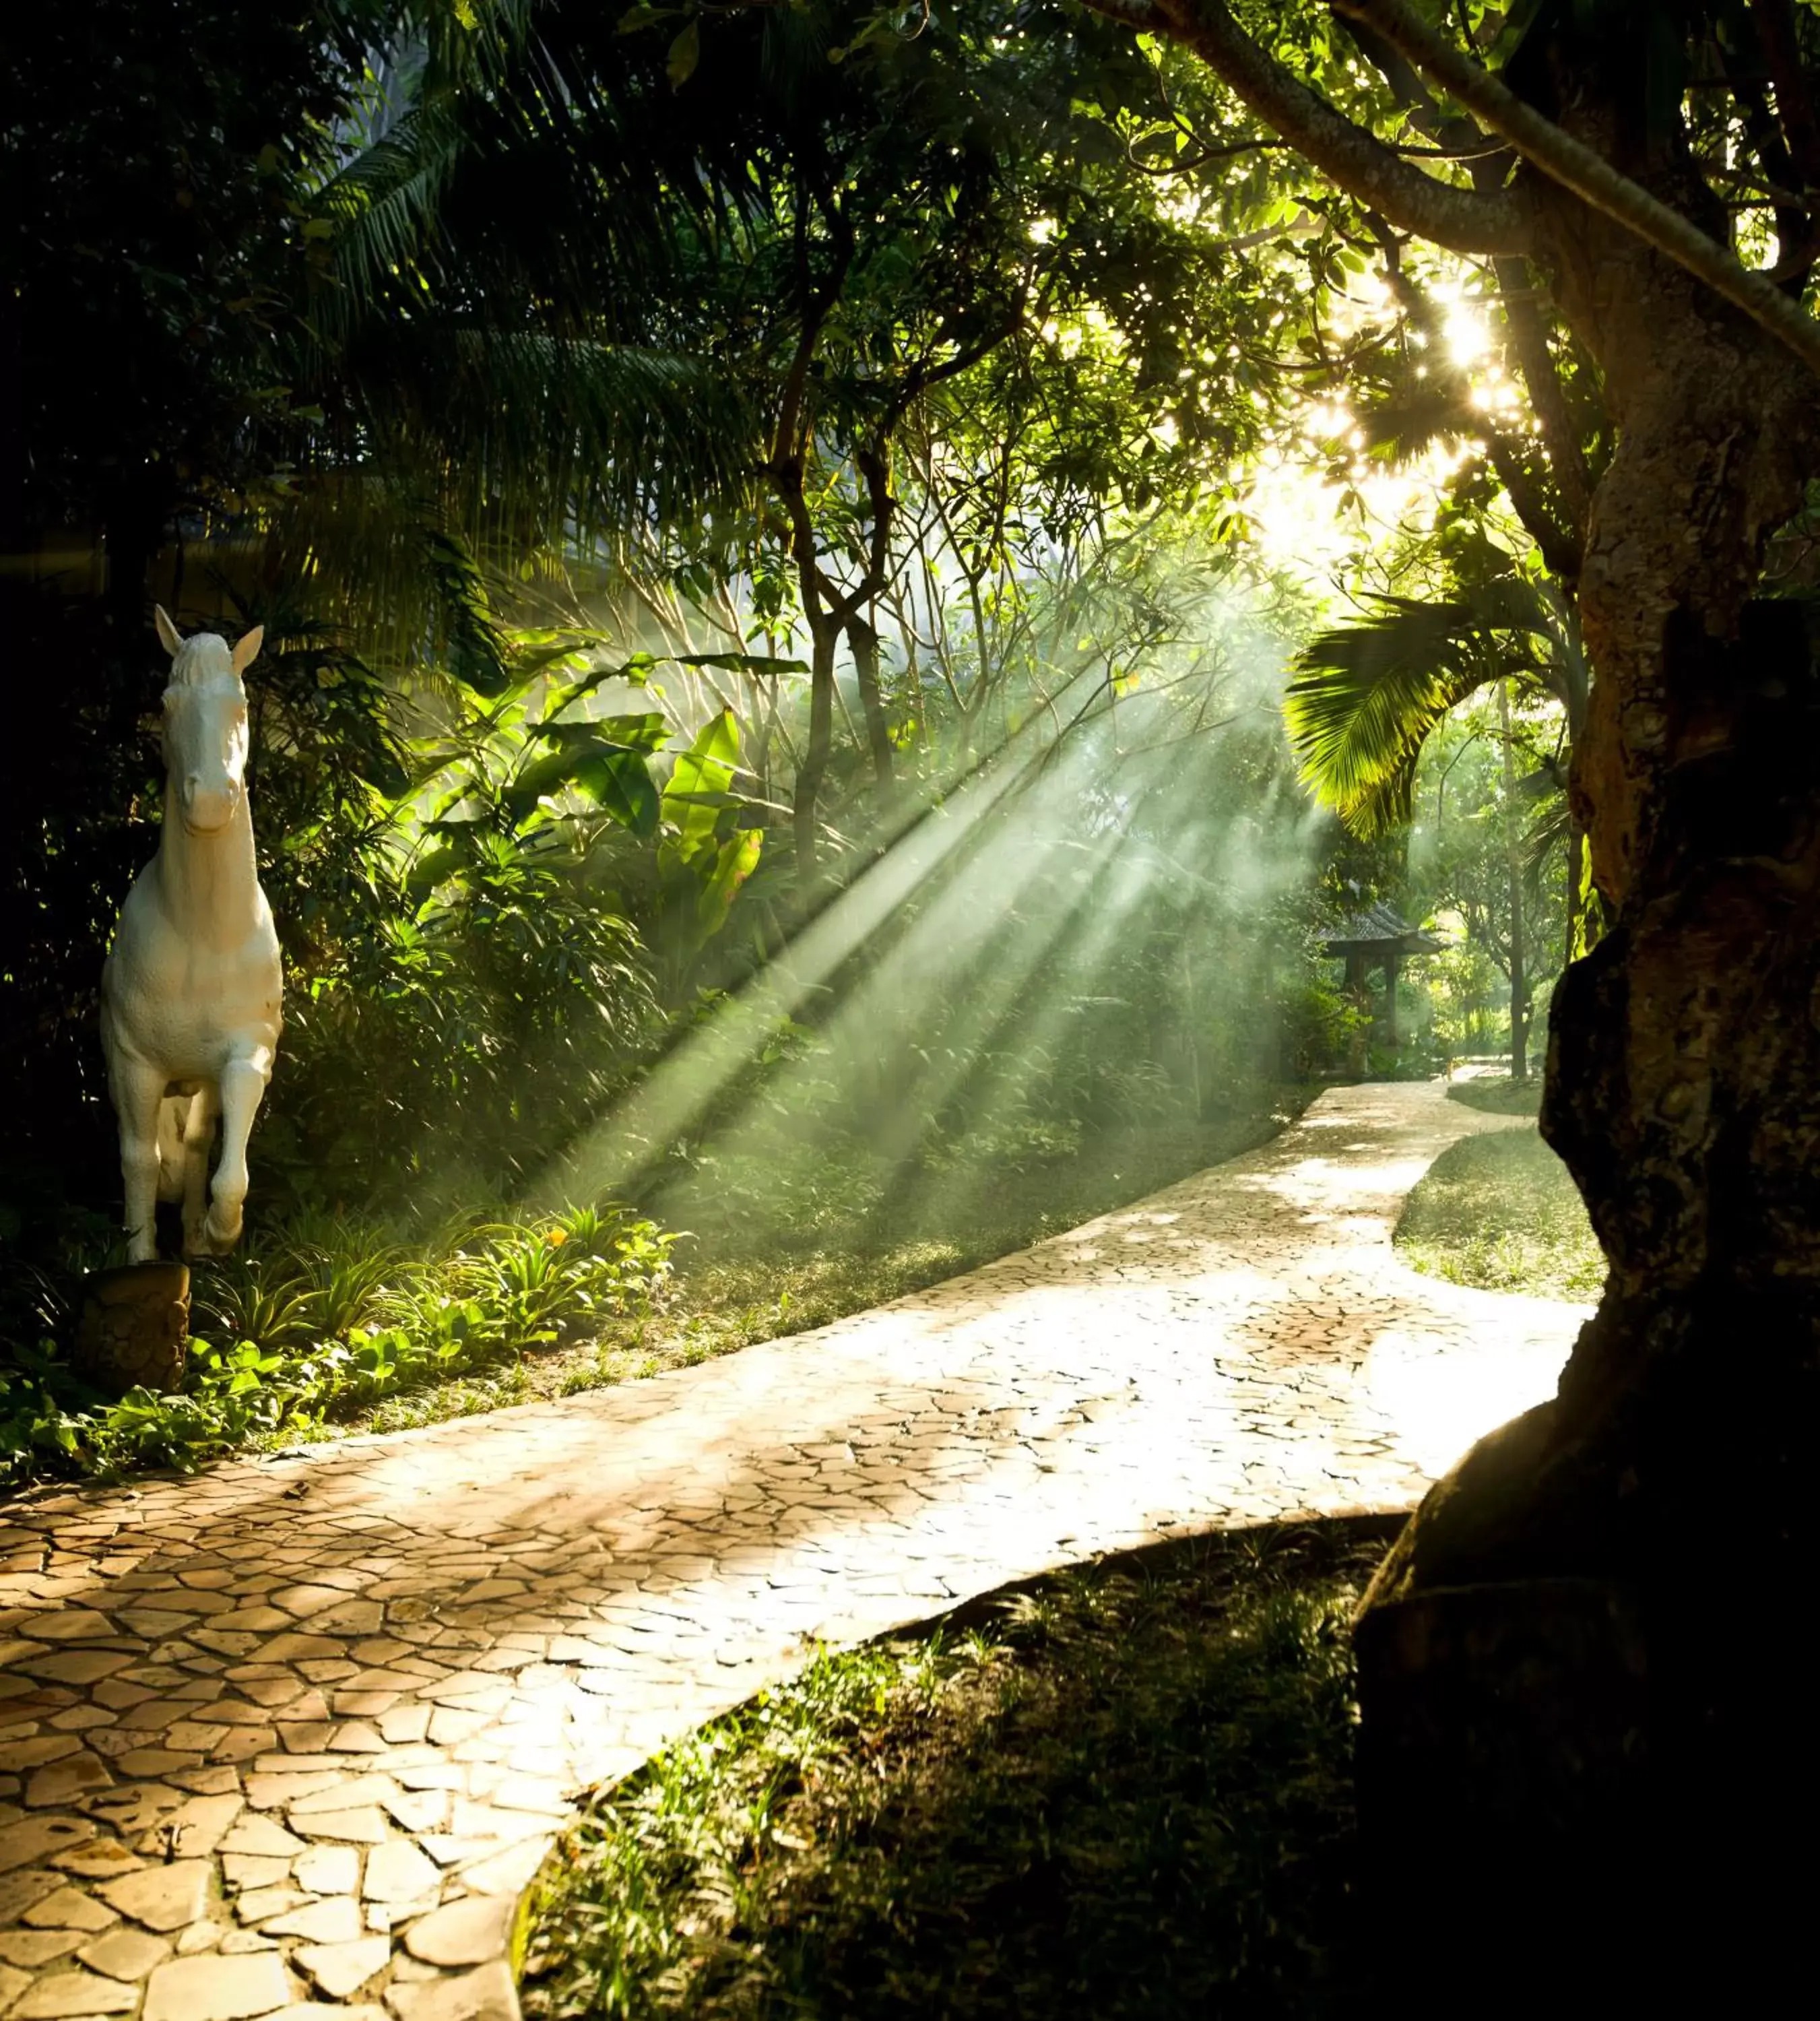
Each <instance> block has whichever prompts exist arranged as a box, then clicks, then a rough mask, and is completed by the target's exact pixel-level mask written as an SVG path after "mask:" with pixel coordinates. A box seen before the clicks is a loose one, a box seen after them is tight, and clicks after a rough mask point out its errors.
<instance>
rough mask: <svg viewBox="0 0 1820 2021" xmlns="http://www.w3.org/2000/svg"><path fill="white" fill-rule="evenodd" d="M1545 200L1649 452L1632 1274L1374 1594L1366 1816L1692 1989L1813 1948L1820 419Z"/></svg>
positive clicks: (1574, 1049)
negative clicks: (1810, 485) (1776, 562)
mask: <svg viewBox="0 0 1820 2021" xmlns="http://www.w3.org/2000/svg"><path fill="white" fill-rule="evenodd" d="M1603 139H1604V140H1605V141H1606V142H1607V151H1615V148H1616V144H1615V142H1614V141H1613V140H1611V136H1610V135H1606V136H1604V137H1603ZM1542 195H1543V202H1545V205H1546V206H1547V207H1548V209H1547V214H1548V217H1549V224H1550V227H1551V234H1552V239H1553V242H1554V246H1555V251H1556V259H1555V261H1554V266H1555V286H1556V293H1557V299H1558V300H1560V303H1561V305H1562V307H1563V310H1564V311H1565V312H1566V313H1567V315H1568V317H1569V319H1570V320H1571V322H1573V324H1574V328H1575V330H1577V332H1578V333H1579V334H1580V336H1581V337H1582V339H1583V340H1585V342H1586V343H1587V344H1588V345H1589V348H1591V349H1592V351H1593V352H1594V353H1595V355H1596V357H1597V359H1598V360H1599V362H1600V367H1601V369H1602V370H1603V373H1604V374H1605V377H1606V384H1607V397H1608V399H1609V401H1610V403H1611V408H1612V410H1613V413H1614V417H1615V419H1616V421H1617V423H1618V429H1619V443H1618V450H1617V452H1616V454H1615V456H1614V459H1613V461H1612V463H1611V465H1610V467H1609V468H1608V469H1607V472H1606V473H1605V475H1604V476H1603V479H1602V480H1601V481H1600V484H1599V486H1598V488H1597V491H1596V495H1595V497H1594V501H1593V506H1592V520H1591V526H1590V531H1589V542H1588V550H1587V555H1586V565H1585V572H1584V575H1583V577H1582V619H1583V622H1584V625H1585V636H1586V641H1587V644H1588V648H1589V654H1590V657H1591V659H1592V665H1593V667H1594V669H1595V675H1596V679H1595V685H1594V690H1593V695H1592V708H1591V712H1590V719H1589V727H1588V732H1587V734H1586V736H1585V738H1584V739H1583V740H1582V744H1581V745H1580V747H1579V748H1578V750H1577V752H1576V755H1575V774H1574V802H1575V811H1576V814H1577V816H1578V818H1580V819H1582V821H1584V822H1585V827H1586V830H1587V833H1588V838H1589V845H1590V847H1591V850H1592V865H1593V873H1594V879H1595V882H1596V886H1597V887H1598V889H1599V890H1600V894H1601V896H1602V898H1603V900H1604V901H1605V903H1606V905H1607V916H1611V910H1612V909H1615V918H1614V920H1613V923H1612V925H1611V930H1610V931H1609V932H1608V933H1607V935H1606V937H1605V938H1603V940H1602V941H1600V945H1598V946H1597V947H1596V949H1594V950H1593V951H1592V953H1591V954H1590V955H1589V956H1586V957H1585V959H1584V960H1581V961H1579V962H1578V963H1575V964H1574V967H1572V968H1571V969H1570V970H1568V972H1567V975H1566V976H1565V977H1564V978H1563V981H1562V982H1561V984H1560V986H1559V987H1558V989H1556V993H1555V997H1554V1002H1553V1007H1552V1014H1551V1018H1550V1033H1549V1059H1548V1074H1547V1086H1546V1091H1545V1099H1544V1105H1543V1111H1542V1127H1543V1131H1544V1133H1545V1135H1546V1136H1547V1138H1548V1139H1549V1142H1551V1143H1552V1145H1554V1146H1555V1148H1556V1149H1557V1150H1558V1151H1559V1152H1560V1154H1561V1156H1563V1158H1564V1159H1565V1160H1566V1161H1567V1164H1568V1166H1569V1167H1570V1168H1571V1171H1572V1172H1573V1174H1574V1178H1575V1180H1576V1181H1577V1182H1578V1185H1579V1186H1580V1189H1581V1191H1582V1193H1583V1194H1584V1196H1585V1200H1586V1203H1587V1205H1588V1207H1589V1211H1590V1212H1591V1214H1592V1220H1593V1223H1594V1225H1595V1227H1596V1229H1597V1231H1598V1233H1599V1236H1600V1241H1601V1242H1602V1244H1603V1246H1604V1248H1605V1250H1606V1252H1607V1256H1608V1258H1610V1262H1611V1276H1610V1280H1609V1282H1608V1284H1607V1288H1606V1291H1605V1294H1604V1296H1603V1300H1602V1302H1601V1303H1600V1307H1599V1310H1598V1313H1597V1314H1596V1316H1595V1317H1594V1318H1593V1320H1592V1321H1591V1322H1590V1323H1589V1324H1588V1326H1587V1327H1585V1330H1584V1331H1583V1332H1582V1335H1581V1338H1580V1340H1579V1342H1578V1345H1577V1346H1576V1347H1575V1349H1574V1353H1573V1356H1572V1358H1571V1361H1570V1362H1569V1364H1568V1366H1567V1370H1566V1371H1565V1373H1564V1374H1563V1378H1562V1381H1561V1384H1560V1393H1559V1395H1558V1396H1557V1397H1556V1399H1555V1400H1552V1402H1550V1403H1548V1404H1544V1405H1542V1407H1539V1408H1538V1410H1536V1411H1531V1413H1529V1414H1528V1415H1527V1416H1526V1417H1524V1418H1520V1419H1519V1420H1517V1421H1516V1423H1515V1424H1514V1425H1512V1426H1506V1427H1505V1429H1504V1430H1503V1431H1501V1432H1500V1433H1496V1434H1494V1436H1493V1437H1491V1439H1488V1440H1484V1441H1482V1442H1481V1444H1480V1445H1479V1446H1478V1447H1475V1448H1474V1450H1473V1451H1472V1452H1471V1453H1470V1454H1469V1455H1467V1457H1466V1458H1465V1460H1464V1461H1463V1462H1461V1465H1460V1466H1459V1467H1458V1469H1456V1470H1455V1472H1454V1474H1453V1475H1452V1476H1451V1477H1449V1479H1448V1480H1447V1481H1444V1482H1443V1483H1442V1484H1441V1485H1440V1487H1438V1488H1436V1489H1435V1490H1434V1491H1432V1493H1431V1494H1430V1495H1429V1497H1428V1498H1427V1499H1426V1501H1425V1502H1424V1503H1423V1505H1422V1507H1421V1510H1420V1511H1419V1512H1418V1515H1417V1517H1415V1519H1414V1521H1413V1522H1412V1523H1411V1524H1410V1528H1409V1529H1408V1530H1407V1531H1406V1532H1405V1534H1404V1535H1403V1538H1402V1539H1400V1541H1399V1542H1398V1544H1397V1545H1396V1547H1395V1548H1394V1549H1393V1551H1392V1554H1391V1557H1389V1560H1387V1561H1386V1564H1385V1567H1384V1568H1383V1570H1382V1571H1381V1573H1380V1575H1379V1576H1378V1579H1377V1580H1376V1581H1375V1582H1374V1586H1373V1588H1372V1590H1371V1592H1370V1594H1369V1595H1368V1596H1367V1600H1366V1603H1365V1604H1364V1606H1363V1608H1362V1609H1361V1613H1360V1622H1359V1625H1358V1641H1357V1646H1358V1650H1359V1655H1360V1673H1361V1692H1362V1701H1363V1711H1364V1723H1363V1739H1362V1750H1361V1782H1362V1790H1363V1796H1364V1800H1365V1804H1366V1812H1367V1819H1368V1820H1370V1819H1376V1820H1377V1825H1376V1827H1375V1828H1376V1829H1378V1830H1380V1832H1381V1834H1382V1836H1383V1837H1385V1838H1386V1839H1388V1840H1392V1841H1395V1842H1396V1843H1395V1844H1394V1846H1393V1847H1392V1848H1389V1851H1390V1852H1391V1853H1392V1856H1394V1857H1396V1858H1398V1859H1410V1860H1414V1861H1416V1862H1417V1863H1419V1864H1420V1865H1421V1866H1422V1868H1423V1870H1424V1871H1425V1873H1426V1874H1429V1876H1431V1877H1434V1878H1435V1879H1436V1884H1437V1885H1439V1886H1440V1887H1441V1888H1443V1890H1445V1889H1447V1888H1453V1889H1454V1892H1453V1895H1452V1896H1451V1903H1452V1909H1453V1912H1454V1916H1455V1918H1456V1927H1460V1926H1465V1927H1469V1928H1475V1927H1476V1929H1477V1932H1478V1943H1480V1945H1481V1946H1482V1944H1483V1942H1484V1941H1485V1940H1486V1933H1487V1925H1495V1924H1498V1923H1500V1922H1501V1923H1502V1924H1503V1925H1505V1934H1506V1935H1508V1936H1509V1940H1510V1942H1511V1943H1512V1944H1516V1943H1518V1942H1519V1938H1520V1935H1521V1936H1522V1938H1523V1943H1522V1948H1521V1958H1522V1960H1523V1961H1527V1965H1528V1967H1529V1968H1531V1971H1532V1972H1543V1973H1545V1972H1547V1971H1549V1970H1551V1969H1559V1968H1560V1963H1561V1959H1562V1957H1563V1956H1565V1955H1567V1954H1568V1953H1570V1952H1571V1950H1572V1947H1573V1946H1576V1945H1578V1946H1586V1945H1588V1944H1591V1945H1592V1946H1595V1947H1596V1948H1602V1949H1603V1952H1604V1953H1605V1954H1606V1955H1607V1959H1608V1961H1611V1960H1613V1959H1614V1956H1615V1954H1614V1951H1613V1946H1614V1944H1622V1943H1623V1942H1624V1941H1625V1935H1624V1932H1626V1931H1627V1930H1628V1932H1629V1934H1630V1935H1631V1936H1633V1937H1634V1936H1636V1935H1637V1934H1638V1933H1639V1932H1643V1933H1644V1934H1646V1935H1647V1936H1648V1938H1649V1939H1650V1941H1651V1946H1652V1948H1651V1950H1650V1951H1649V1954H1648V1955H1649V1959H1650V1960H1651V1961H1654V1964H1656V1965H1660V1966H1662V1969H1663V1982H1664V1983H1665V1985H1667V1984H1675V1985H1677V1986H1679V1987H1680V1990H1682V1991H1683V1993H1685V1991H1686V1990H1687V1986H1686V1983H1685V1982H1684V1980H1683V1975H1684V1974H1685V1973H1687V1972H1696V1971H1698V1969H1699V1968H1702V1967H1703V1968H1705V1969H1706V1970H1707V1971H1709V1972H1713V1973H1714V1974H1716V1975H1723V1974H1724V1973H1729V1972H1735V1973H1738V1974H1744V1973H1745V1972H1748V1971H1749V1969H1750V1968H1752V1967H1753V1965H1755V1966H1760V1967H1764V1968H1767V1961H1772V1960H1774V1959H1777V1958H1778V1957H1782V1956H1783V1955H1784V1954H1785V1950H1786V1946H1787V1945H1788V1944H1789V1943H1790V1942H1791V1941H1792V1940H1793V1935H1794V1934H1795V1932H1797V1931H1799V1930H1800V1929H1802V1928H1804V1927H1805V1925H1806V1921H1807V1915H1808V1914H1809V1910H1808V1909H1807V1894H1808V1892H1809V1880H1808V1869H1809V1867H1810V1866H1811V1859H1810V1858H1809V1857H1808V1855H1807V1853H1806V1852H1805V1848H1806V1847H1807V1844H1810V1843H1811V1812H1812V1806H1813V1804H1814V1803H1815V1800H1816V1798H1817V1797H1820V1726H1817V1725H1816V1723H1815V1717H1814V1713H1813V1709H1812V1705H1811V1698H1812V1693H1811V1691H1810V1690H1809V1689H1808V1688H1807V1678H1808V1670H1807V1657H1806V1641H1807V1632H1806V1623H1805V1618H1804V1617H1805V1605H1804V1602H1805V1596H1806V1588H1807V1579H1808V1577H1809V1576H1810V1575H1811V1568H1812V1567H1813V1565H1814V1564H1815V1560H1816V1556H1817V1551H1820V1521H1817V1520H1816V1513H1815V1511H1816V1506H1817V1503H1816V1495H1815V1481H1816V1473H1817V1468H1816V1457H1815V1455H1816V1448H1817V1447H1820V678H1817V675H1816V661H1815V652H1814V650H1813V641H1812V639H1811V636H1810V634H1809V632H1808V630H1807V627H1806V625H1804V621H1803V612H1802V610H1801V609H1800V606H1795V605H1791V604H1779V605H1778V604H1764V603H1753V601H1752V595H1753V590H1754V588H1755V587H1756V582H1757V579H1758V574H1759V570H1760V562H1761V556H1762V552H1763V548H1764V542H1765V541H1766V540H1767V537H1768V535H1769V533H1771V531H1773V530H1774V527H1775V526H1776V525H1777V523H1778V522H1780V521H1782V520H1784V519H1786V518H1787V517H1788V516H1789V515H1790V514H1791V513H1792V512H1793V511H1794V510H1795V509H1796V508H1797V507H1798V505H1799V504H1800V501H1801V497H1802V493H1803V486H1804V481H1805V479H1807V475H1808V474H1809V473H1810V472H1813V471H1815V470H1816V469H1817V468H1820V413H1817V409H1820V387H1817V386H1816V385H1815V382H1814V381H1812V379H1811V377H1809V375H1808V374H1807V373H1806V371H1805V370H1804V368H1803V367H1801V366H1800V365H1798V364H1797V363H1796V362H1794V360H1793V359H1792V358H1791V357H1790V356H1789V355H1787V354H1786V353H1785V351H1783V350H1782V348H1781V347H1780V346H1779V345H1778V344H1775V343H1774V340H1771V338H1769V337H1767V336H1765V335H1764V334H1763V333H1761V332H1760V330H1757V329H1756V327H1755V326H1752V325H1749V324H1746V323H1745V322H1743V321H1742V319H1740V318H1738V317H1737V316H1736V315H1734V314H1733V313H1732V312H1731V311H1730V310H1729V309H1727V308H1725V307H1724V305H1723V304H1720V303H1718V302H1717V301H1716V300H1715V299H1714V298H1713V297H1711V296H1710V295H1709V294H1707V293H1705V291H1704V290H1703V289H1702V287H1701V286H1700V285H1699V284H1698V282H1694V280H1692V279H1690V278H1688V277H1687V275H1685V274H1683V273H1682V272H1680V271H1679V270H1678V269H1676V268H1672V267H1670V266H1669V265H1668V264H1666V263H1665V262H1664V261H1663V260H1661V259H1659V258H1658V257H1657V256H1656V255H1654V253H1650V252H1649V251H1647V249H1644V248H1643V246H1641V245H1640V243H1639V242H1637V241H1636V240H1635V239H1632V238H1630V237H1629V235H1627V234H1625V233H1624V232H1623V231H1621V230H1620V229H1618V228H1617V227H1615V226H1612V225H1610V224H1607V223H1605V222H1604V221H1603V220H1600V219H1597V218H1595V217H1592V216H1591V215H1590V214H1589V213H1587V212H1586V211H1585V209H1583V208H1582V207H1581V206H1578V204H1576V203H1574V202H1572V200H1571V199H1568V198H1564V197H1554V198H1550V196H1549V193H1548V192H1546V191H1545V192H1543V193H1542ZM1688 207H1689V208H1690V209H1691V208H1692V207H1693V206H1691V205H1690V206H1688ZM1463 1837H1464V1838H1465V1839H1466V1840H1469V1841H1471V1842H1472V1843H1471V1846H1470V1848H1469V1847H1468V1846H1467V1845H1466V1844H1463V1843H1462V1838H1463ZM1790 1845H1796V1846H1800V1848H1803V1850H1802V1852H1801V1853H1800V1855H1799V1856H1798V1857H1797V1858H1795V1859H1790V1858H1789V1855H1788V1854H1787V1852H1785V1850H1784V1848H1785V1847H1787V1846H1790ZM1437 1847H1439V1848H1440V1856H1438V1857H1437ZM1466 1876H1470V1886H1469V1885H1468V1884H1467V1881H1466V1879H1465V1877H1466ZM1456 1877H1457V1878H1458V1886H1457V1887H1455V1886H1454V1881H1455V1879H1456ZM1469 1948H1472V1946H1469ZM1481 1954H1482V1953H1481ZM1511 1958H1512V1964H1513V1965H1515V1964H1516V1963H1517V1962H1518V1954H1517V1953H1516V1952H1513V1953H1512V1954H1511ZM1639 1962H1641V1961H1639ZM1612 1971H1613V1973H1614V1983H1616V1984H1624V1983H1629V1985H1630V1986H1631V1989H1632V1990H1633V1991H1638V1992H1640V1990H1641V1987H1640V1984H1639V1983H1638V1982H1637V1981H1636V1979H1634V1978H1631V1979H1629V1980H1628V1981H1627V1980H1626V1978H1625V1970H1624V1967H1623V1965H1622V1961H1617V1962H1614V1963H1613V1964H1612ZM1730 1983H1731V1984H1732V1985H1733V1986H1734V1997H1735V1987H1736V1984H1737V1981H1736V1980H1735V1979H1734V1980H1733V1981H1731V1982H1730ZM1734 2011H1739V2012H1742V2011H1753V2010H1750V2009H1749V2007H1748V2003H1747V2005H1746V2006H1745V2007H1741V2008H1734Z"/></svg>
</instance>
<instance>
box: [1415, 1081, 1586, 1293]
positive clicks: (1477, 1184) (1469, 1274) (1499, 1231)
mask: <svg viewBox="0 0 1820 2021" xmlns="http://www.w3.org/2000/svg"><path fill="white" fill-rule="evenodd" d="M1466 1085H1467V1086H1468V1087H1472V1086H1474V1085H1476V1083H1470V1082H1469V1083H1466ZM1506 1085H1507V1086H1508V1083H1507V1084H1506ZM1396 1244H1397V1247H1398V1248H1399V1249H1400V1250H1401V1251H1402V1252H1403V1256H1404V1258H1406V1260H1407V1261H1408V1262H1411V1263H1413V1264H1414V1265H1415V1267H1416V1268H1417V1269H1418V1270H1425V1271H1427V1272H1429V1273H1430V1274H1431V1275H1432V1276H1436V1277H1444V1278H1446V1279H1447V1280H1448V1281H1449V1283H1451V1284H1472V1285H1476V1286H1477V1287H1479V1288H1480V1290H1482V1291H1528V1292H1531V1293H1533V1294H1534V1295H1535V1296H1537V1297H1538V1298H1584V1299H1592V1298H1597V1297H1598V1295H1599V1293H1600V1288H1601V1287H1603V1284H1604V1282H1605V1267H1606V1266H1605V1256H1604V1253H1603V1251H1602V1250H1601V1249H1600V1247H1599V1243H1598V1239H1597V1237H1596V1236H1594V1234H1593V1233H1592V1223H1591V1222H1590V1221H1589V1220H1588V1218H1587V1217H1586V1208H1585V1203H1584V1202H1583V1201H1582V1200H1581V1198H1580V1196H1579V1193H1578V1191H1577V1190H1576V1189H1575V1188H1574V1182H1573V1180H1572V1178H1571V1177H1570V1176H1569V1174H1568V1171H1567V1167H1566V1166H1565V1165H1563V1163H1561V1161H1560V1159H1559V1158H1557V1157H1556V1156H1555V1154H1554V1153H1553V1152H1552V1151H1551V1150H1550V1149H1549V1147H1548V1145H1546V1144H1545V1143H1544V1142H1542V1138H1541V1137H1540V1136H1538V1134H1537V1133H1536V1132H1535V1131H1533V1130H1501V1131H1497V1132H1495V1133H1493V1134H1487V1135H1485V1136H1483V1137H1469V1138H1465V1139H1464V1140H1463V1141H1462V1142H1460V1143H1458V1144H1455V1145H1453V1146H1452V1147H1451V1149H1448V1150H1446V1151H1443V1153H1441V1155H1440V1157H1438V1158H1437V1159H1436V1160H1435V1162H1434V1163H1433V1164H1432V1165H1431V1166H1430V1167H1429V1170H1428V1171H1427V1172H1426V1174H1425V1175H1424V1176H1423V1178H1421V1180H1420V1181H1419V1182H1418V1184H1417V1185H1416V1186H1415V1188H1414V1191H1413V1192H1412V1193H1410V1196H1409V1199H1408V1200H1407V1203H1406V1204H1405V1205H1404V1207H1403V1213H1402V1214H1401V1216H1400V1218H1399V1219H1398V1222H1397V1224H1396Z"/></svg>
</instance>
